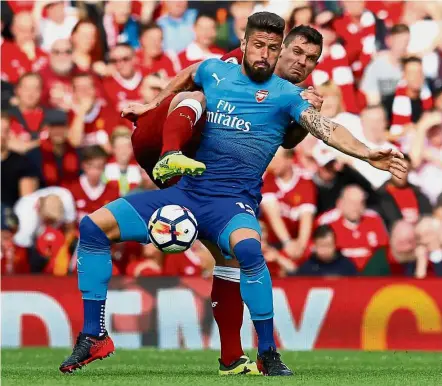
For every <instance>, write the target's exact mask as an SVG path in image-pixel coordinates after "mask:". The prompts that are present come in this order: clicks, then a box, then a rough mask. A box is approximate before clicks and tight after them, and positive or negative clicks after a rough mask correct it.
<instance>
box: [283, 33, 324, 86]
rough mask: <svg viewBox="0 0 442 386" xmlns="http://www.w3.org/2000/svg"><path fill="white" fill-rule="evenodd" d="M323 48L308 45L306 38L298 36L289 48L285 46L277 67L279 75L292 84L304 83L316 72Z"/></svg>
mask: <svg viewBox="0 0 442 386" xmlns="http://www.w3.org/2000/svg"><path fill="white" fill-rule="evenodd" d="M320 50H321V48H320V47H319V46H317V45H315V44H312V43H307V41H306V39H305V37H303V36H296V37H295V39H293V41H292V42H291V43H290V44H289V45H288V46H287V47H285V46H283V49H282V51H281V57H280V58H279V61H278V65H277V74H278V75H279V76H280V77H281V78H283V79H286V80H288V81H289V82H290V83H294V84H297V83H300V82H302V81H304V80H305V79H306V78H307V77H308V76H309V75H310V74H311V72H312V71H313V70H314V68H315V66H316V64H317V62H318V59H319V56H320V55H321V52H320Z"/></svg>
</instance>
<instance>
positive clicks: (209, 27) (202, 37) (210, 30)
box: [178, 14, 225, 68]
mask: <svg viewBox="0 0 442 386" xmlns="http://www.w3.org/2000/svg"><path fill="white" fill-rule="evenodd" d="M193 30H194V32H195V39H194V40H193V41H192V43H190V44H189V45H188V46H187V47H186V49H185V50H184V51H181V52H180V54H179V55H178V58H179V61H180V64H181V68H186V67H189V66H190V65H192V64H195V63H197V62H200V61H201V60H206V59H209V58H218V59H219V58H221V56H223V55H224V54H225V52H224V50H222V49H221V48H219V47H217V46H215V40H216V20H215V18H214V17H212V16H210V15H208V14H199V15H198V17H197V18H196V20H195V24H194V26H193Z"/></svg>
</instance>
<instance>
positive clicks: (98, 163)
mask: <svg viewBox="0 0 442 386" xmlns="http://www.w3.org/2000/svg"><path fill="white" fill-rule="evenodd" d="M105 165H106V159H105V158H95V159H92V160H89V161H85V162H83V170H84V174H85V175H86V178H87V180H88V181H89V183H90V184H91V185H98V183H99V182H100V179H101V176H102V175H103V173H104V167H105Z"/></svg>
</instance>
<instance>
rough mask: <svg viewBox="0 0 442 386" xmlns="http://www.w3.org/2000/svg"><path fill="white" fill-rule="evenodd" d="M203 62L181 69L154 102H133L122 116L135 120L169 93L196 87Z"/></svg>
mask: <svg viewBox="0 0 442 386" xmlns="http://www.w3.org/2000/svg"><path fill="white" fill-rule="evenodd" d="M201 63H202V62H198V63H195V64H192V65H191V66H189V67H187V68H185V69H184V70H182V71H180V72H179V73H178V74H177V75H176V76H175V78H173V79H172V80H171V81H170V82H169V84H168V85H167V86H166V88H165V89H164V90H162V91H161V92H160V93H159V94H158V95H157V96H156V97H155V99H154V100H153V101H152V102H150V103H148V104H146V105H143V104H140V103H131V104H130V105H129V106H127V107H126V108H125V109H124V110H123V111H122V112H121V116H122V117H124V118H127V119H129V120H131V121H135V120H136V119H137V118H138V117H139V116H140V115H143V114H145V113H146V112H148V111H149V110H152V109H154V108H155V107H158V106H159V105H160V103H161V102H162V101H163V100H164V99H166V98H167V97H168V96H169V95H172V94H173V93H176V92H178V91H183V90H190V89H192V88H194V87H195V84H194V82H193V79H194V77H195V74H196V71H197V70H198V67H199V66H200V64H201Z"/></svg>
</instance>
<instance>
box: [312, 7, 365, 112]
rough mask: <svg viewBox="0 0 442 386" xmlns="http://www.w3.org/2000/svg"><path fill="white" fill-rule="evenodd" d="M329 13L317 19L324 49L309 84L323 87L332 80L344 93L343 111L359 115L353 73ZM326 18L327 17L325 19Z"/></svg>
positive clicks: (317, 26) (324, 13)
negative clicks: (338, 40)
mask: <svg viewBox="0 0 442 386" xmlns="http://www.w3.org/2000/svg"><path fill="white" fill-rule="evenodd" d="M328 14H329V13H328V12H323V13H322V14H319V15H318V16H317V17H316V19H315V23H316V28H317V30H318V31H319V32H320V33H321V35H322V36H323V47H322V53H321V57H320V58H319V61H318V64H317V66H316V67H315V69H314V70H313V72H312V74H311V75H310V77H309V78H307V83H308V84H310V83H311V84H313V86H315V87H317V86H321V85H323V84H324V83H326V82H329V81H330V80H332V81H333V83H334V84H336V85H337V86H338V87H339V88H340V90H341V93H342V101H343V107H344V109H343V111H347V112H350V113H355V114H356V113H358V112H359V111H360V106H359V103H358V99H357V93H356V88H355V82H354V77H353V72H352V70H351V67H350V63H349V60H348V56H347V51H346V50H345V48H344V46H343V45H342V44H340V43H338V42H337V36H336V32H335V31H334V30H333V28H332V25H331V20H330V19H329V18H327V16H328ZM324 16H325V17H324Z"/></svg>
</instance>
